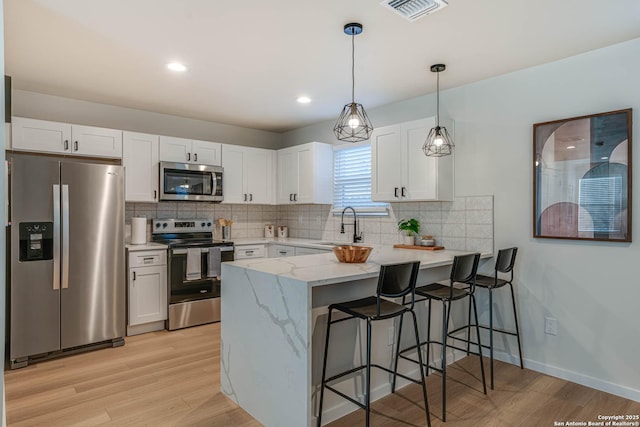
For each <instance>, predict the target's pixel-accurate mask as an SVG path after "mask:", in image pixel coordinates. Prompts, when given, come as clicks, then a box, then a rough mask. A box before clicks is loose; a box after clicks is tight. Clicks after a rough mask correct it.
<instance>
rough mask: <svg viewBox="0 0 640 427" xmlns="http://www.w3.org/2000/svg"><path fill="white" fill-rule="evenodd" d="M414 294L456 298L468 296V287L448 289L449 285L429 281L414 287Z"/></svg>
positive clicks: (436, 297)
mask: <svg viewBox="0 0 640 427" xmlns="http://www.w3.org/2000/svg"><path fill="white" fill-rule="evenodd" d="M416 294H417V295H420V296H422V297H426V298H432V299H437V300H457V299H461V298H464V297H467V296H469V290H468V289H458V288H453V290H451V289H449V285H441V284H439V283H431V284H429V285H426V286H420V287H419V288H416Z"/></svg>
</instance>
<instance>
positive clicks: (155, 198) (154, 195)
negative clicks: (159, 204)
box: [153, 190, 158, 200]
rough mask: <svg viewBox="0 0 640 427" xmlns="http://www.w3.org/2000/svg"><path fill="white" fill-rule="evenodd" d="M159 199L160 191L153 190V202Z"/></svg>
mask: <svg viewBox="0 0 640 427" xmlns="http://www.w3.org/2000/svg"><path fill="white" fill-rule="evenodd" d="M157 199H158V190H153V200H157Z"/></svg>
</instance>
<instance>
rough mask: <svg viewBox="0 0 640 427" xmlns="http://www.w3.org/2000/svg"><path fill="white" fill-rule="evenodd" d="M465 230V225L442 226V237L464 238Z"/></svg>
mask: <svg viewBox="0 0 640 427" xmlns="http://www.w3.org/2000/svg"><path fill="white" fill-rule="evenodd" d="M466 236H467V229H466V226H465V224H443V225H442V237H443V238H447V237H466Z"/></svg>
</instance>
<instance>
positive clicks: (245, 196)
mask: <svg viewBox="0 0 640 427" xmlns="http://www.w3.org/2000/svg"><path fill="white" fill-rule="evenodd" d="M244 201H245V202H246V201H247V194H246V193H245V195H244Z"/></svg>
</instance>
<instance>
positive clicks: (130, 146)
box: [122, 132, 159, 202]
mask: <svg viewBox="0 0 640 427" xmlns="http://www.w3.org/2000/svg"><path fill="white" fill-rule="evenodd" d="M123 139H124V144H123V156H122V157H123V164H124V167H125V188H124V190H125V193H124V199H125V201H127V202H157V201H158V179H159V177H158V175H159V171H158V154H159V139H158V136H157V135H149V134H146V133H135V132H124V135H123Z"/></svg>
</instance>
